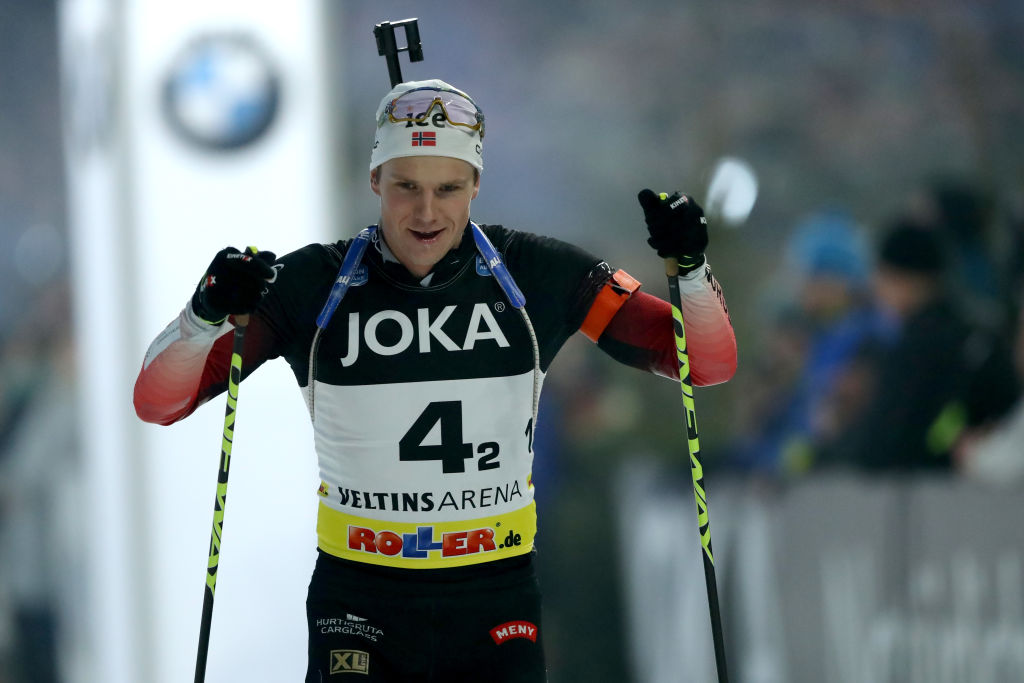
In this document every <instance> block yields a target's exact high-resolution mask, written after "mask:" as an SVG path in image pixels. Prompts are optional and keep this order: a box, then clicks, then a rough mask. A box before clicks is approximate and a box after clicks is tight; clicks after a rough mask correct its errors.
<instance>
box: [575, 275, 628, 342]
mask: <svg viewBox="0 0 1024 683" xmlns="http://www.w3.org/2000/svg"><path fill="white" fill-rule="evenodd" d="M639 288H640V281H639V280H637V279H636V278H634V277H633V276H631V275H630V274H629V273H627V272H626V271H624V270H618V271H616V272H615V274H614V275H612V279H611V280H609V281H608V282H607V283H606V284H605V286H604V287H602V288H601V291H600V292H598V294H597V296H596V297H594V303H592V304H591V305H590V311H588V312H587V317H586V319H585V320H584V321H583V324H582V325H580V332H582V333H583V334H585V335H586V336H587V339H589V340H590V341H592V342H596V341H597V340H598V338H599V337H600V336H601V334H602V333H603V332H604V328H606V327H608V323H609V322H610V321H611V319H612V318H613V317H614V316H615V314H616V313H617V312H618V310H619V309H620V308H622V304H624V303H626V300H627V299H629V297H631V296H632V295H633V292H635V291H636V290H637V289H639Z"/></svg>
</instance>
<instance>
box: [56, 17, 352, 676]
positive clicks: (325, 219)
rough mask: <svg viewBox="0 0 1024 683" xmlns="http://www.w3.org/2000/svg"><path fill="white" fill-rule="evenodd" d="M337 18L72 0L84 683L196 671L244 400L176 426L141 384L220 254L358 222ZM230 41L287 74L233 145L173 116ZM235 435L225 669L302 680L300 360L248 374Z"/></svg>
mask: <svg viewBox="0 0 1024 683" xmlns="http://www.w3.org/2000/svg"><path fill="white" fill-rule="evenodd" d="M324 11H325V10H324V7H323V5H322V4H321V2H320V1H319V0H299V1H298V2H290V3H251V2H244V1H242V0H232V1H228V0H222V1H221V2H218V3H208V2H201V1H200V0H182V1H181V2H175V3H166V2H158V1H157V0H134V1H132V2H116V1H114V0H64V1H63V2H62V4H61V13H60V22H61V27H60V28H61V43H62V61H63V65H64V74H63V78H64V91H65V120H66V122H67V125H66V142H67V148H68V155H67V159H68V162H67V163H68V177H69V181H68V182H69V192H70V197H69V207H70V208H69V213H70V216H69V222H70V226H71V231H72V250H73V251H72V253H73V264H72V268H73V282H74V290H75V294H74V296H75V301H74V310H75V316H76V326H77V329H76V337H77V340H78V351H79V357H80V361H81V375H80V376H81V380H82V381H81V387H82V389H81V396H80V404H81V406H82V411H83V415H82V424H83V425H84V426H85V427H84V429H85V433H84V435H83V441H84V444H85V454H84V456H85V462H86V477H87V488H88V491H87V496H88V499H89V500H90V505H89V510H88V511H87V514H88V515H89V527H90V529H91V534H90V538H89V543H88V545H89V547H90V550H91V553H92V554H91V558H90V562H89V582H88V586H87V587H86V594H87V596H88V599H89V605H88V614H89V620H90V627H89V638H90V641H89V643H88V644H87V647H86V648H84V651H85V654H84V655H80V657H81V658H84V659H85V660H86V661H83V662H78V663H77V664H79V665H80V666H84V667H85V669H86V670H87V671H88V672H89V673H88V674H87V675H86V676H85V677H84V678H83V680H88V681H104V682H106V683H121V682H125V683H129V682H130V683H137V682H138V681H154V682H159V681H168V682H170V681H183V680H191V678H192V672H193V668H194V663H195V652H196V644H197V642H198V631H199V621H200V614H201V607H202V598H203V587H204V576H205V568H206V563H207V553H208V544H209V537H210V526H211V522H212V514H213V501H214V490H215V485H216V477H217V467H218V454H219V449H220V434H221V429H222V425H223V417H224V400H223V398H219V399H216V400H214V401H212V402H210V403H209V404H207V405H206V406H203V407H202V408H200V409H199V411H197V413H196V414H194V415H193V416H191V417H190V418H189V419H188V420H186V421H185V422H183V423H179V424H177V425H174V426H171V427H157V426H152V425H144V424H142V423H140V422H139V421H138V420H137V419H136V418H135V416H134V412H133V410H132V408H131V394H132V386H133V383H134V379H135V375H136V373H137V372H138V369H139V367H140V365H141V362H142V357H143V353H144V351H145V348H146V346H147V345H148V343H149V341H150V340H151V339H152V338H153V337H154V336H155V335H156V334H157V333H158V332H159V331H160V330H161V329H162V328H163V327H164V326H165V325H166V324H167V323H168V322H169V321H170V320H172V319H173V318H174V317H175V316H176V315H177V313H178V311H179V310H180V309H181V307H182V305H184V304H185V303H186V301H187V300H188V298H189V296H190V295H191V292H192V290H193V288H194V287H195V284H196V282H198V280H199V277H200V275H202V273H203V271H204V269H205V267H206V265H207V264H208V263H209V261H210V259H211V258H212V256H213V254H214V253H216V251H217V250H219V249H221V248H222V247H224V246H226V245H228V244H233V245H235V246H238V247H244V246H246V245H250V244H255V245H258V246H259V247H260V248H263V249H270V250H273V251H275V252H277V253H278V254H282V253H285V252H287V251H290V250H292V249H295V248H297V247H300V246H302V245H304V244H307V243H309V242H317V241H327V240H331V239H336V238H337V237H339V236H341V235H340V234H339V233H338V232H337V231H336V229H335V227H334V226H335V222H334V218H333V215H332V207H333V205H334V203H335V202H334V199H333V197H334V196H335V195H336V193H337V191H338V188H340V182H341V181H340V179H339V178H338V177H337V174H336V173H335V172H334V169H333V167H332V164H331V159H330V154H329V153H330V151H331V150H334V149H337V148H338V144H337V140H336V137H335V133H334V130H335V126H334V125H333V123H332V122H331V120H330V110H329V99H328V97H327V92H328V89H327V85H328V83H329V82H330V79H331V78H333V77H334V76H333V75H329V74H328V60H327V58H326V45H327V40H329V37H328V36H327V35H325V32H326V30H327V28H326V27H327V26H328V24H329V23H330V22H327V21H326V20H325V17H324V16H322V15H323V12H324ZM212 33H216V34H224V33H229V34H233V35H244V36H246V37H247V38H248V39H252V40H254V41H255V42H256V43H257V44H259V45H260V46H262V48H263V49H264V51H265V52H266V54H267V55H268V57H269V58H270V62H271V64H272V65H273V66H274V68H275V69H276V70H277V73H278V76H279V78H280V83H281V93H280V101H279V108H278V112H277V117H276V120H274V121H273V123H272V124H271V126H270V127H269V129H268V130H267V132H266V133H265V134H264V135H263V136H262V137H261V138H259V139H257V140H256V141H255V142H254V143H252V144H251V145H248V146H246V147H242V148H239V149H235V150H230V151H215V150H209V149H204V148H201V147H199V146H197V145H195V144H193V143H191V142H189V141H188V140H186V139H184V138H183V137H181V136H180V135H178V134H177V133H176V131H175V130H174V129H172V128H171V127H170V126H169V124H168V120H167V118H166V117H165V115H164V112H163V110H162V91H163V85H164V81H165V79H166V77H167V76H168V73H169V70H170V68H171V66H172V64H173V63H174V60H175V58H176V57H177V56H178V55H179V54H180V52H181V50H182V49H183V48H184V47H185V46H186V45H187V44H188V43H189V42H190V41H191V40H193V39H194V38H196V37H198V36H203V35H209V34H212ZM235 434H236V438H235V445H234V455H233V458H232V470H231V480H230V484H229V487H228V496H227V506H226V516H225V521H224V541H223V545H222V548H221V561H220V574H219V579H218V585H217V596H216V602H215V608H214V616H213V629H212V634H211V644H210V659H209V665H208V670H207V671H208V674H207V680H208V681H211V682H217V681H233V680H247V681H283V680H299V679H301V676H302V674H303V672H304V666H305V664H304V662H305V642H306V633H305V621H304V599H305V590H306V586H307V584H308V579H309V573H310V571H311V569H312V562H313V560H314V557H315V545H316V537H315V528H314V527H315V510H316V496H315V490H316V487H317V484H318V478H317V473H316V466H315V459H314V456H313V446H312V432H311V429H310V426H309V420H308V416H307V414H306V412H305V406H304V404H303V402H302V399H301V396H300V393H299V391H298V390H297V387H296V386H295V381H294V379H293V377H292V375H291V373H290V371H289V369H288V368H287V366H286V365H285V364H284V362H283V361H280V360H278V361H274V362H272V363H269V364H267V365H266V366H264V368H262V369H261V370H260V372H258V373H257V374H256V375H255V376H253V377H252V378H251V379H250V380H248V381H246V382H245V383H244V384H243V385H242V387H241V392H240V397H239V405H238V414H237V426H236V433H235ZM72 668H75V669H77V668H78V667H72Z"/></svg>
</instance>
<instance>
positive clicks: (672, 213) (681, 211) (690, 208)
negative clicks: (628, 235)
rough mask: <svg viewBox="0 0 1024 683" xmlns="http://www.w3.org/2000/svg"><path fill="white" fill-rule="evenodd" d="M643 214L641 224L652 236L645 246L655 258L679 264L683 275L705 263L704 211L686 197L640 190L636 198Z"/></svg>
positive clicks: (706, 224) (705, 222)
mask: <svg viewBox="0 0 1024 683" xmlns="http://www.w3.org/2000/svg"><path fill="white" fill-rule="evenodd" d="M636 198H637V199H638V200H639V201H640V206H641V207H642V208H643V210H644V221H646V223H647V232H649V233H650V234H651V236H650V237H649V238H648V239H647V243H648V244H649V245H651V246H652V247H654V249H655V250H656V251H657V252H658V256H660V257H662V258H672V257H675V259H676V260H677V261H678V262H679V274H680V275H685V274H687V273H689V272H690V271H692V270H694V269H695V268H699V267H700V266H701V265H702V264H703V263H704V250H705V249H707V246H708V221H707V219H706V218H704V209H702V208H700V205H699V204H697V202H696V201H694V199H693V197H690V196H688V195H683V194H679V193H678V192H676V193H674V194H673V195H672V196H671V197H669V196H667V195H666V194H665V193H664V192H663V193H661V195H657V194H655V193H654V192H652V191H651V190H640V193H639V194H638V195H637V196H636Z"/></svg>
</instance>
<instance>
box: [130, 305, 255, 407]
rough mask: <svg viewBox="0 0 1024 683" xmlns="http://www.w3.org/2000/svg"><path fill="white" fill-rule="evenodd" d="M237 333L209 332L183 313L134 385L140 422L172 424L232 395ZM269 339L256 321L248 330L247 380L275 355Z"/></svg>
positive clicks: (227, 330)
mask: <svg viewBox="0 0 1024 683" xmlns="http://www.w3.org/2000/svg"><path fill="white" fill-rule="evenodd" d="M204 327H205V329H204ZM233 330H234V328H233V327H231V326H230V325H227V324H225V325H222V326H220V327H216V328H212V329H210V328H209V326H208V325H206V323H203V322H201V321H197V320H193V319H191V317H190V316H189V315H188V313H187V311H182V313H181V315H180V316H179V317H178V319H177V320H175V321H174V322H172V323H171V324H170V325H168V326H167V328H166V329H165V330H164V331H163V332H162V333H161V334H160V335H159V336H158V337H157V338H156V339H155V340H154V341H153V343H152V344H151V345H150V347H149V350H148V352H147V353H146V358H145V360H144V361H143V364H142V368H141V369H140V370H139V376H138V378H136V380H135V392H134V396H133V402H134V405H135V413H136V415H138V416H139V419H141V420H143V421H144V422H152V423H155V424H161V425H169V424H172V423H174V422H177V421H178V420H181V419H183V418H185V417H188V416H189V415H191V414H192V413H193V412H194V411H195V410H196V408H198V407H199V406H201V405H202V404H204V403H206V402H207V401H208V400H210V399H211V398H213V397H214V396H216V395H218V394H220V393H222V392H223V391H224V390H225V389H227V383H228V371H229V369H230V367H231V345H232V340H233V336H234V333H233ZM267 338H268V335H267V331H266V326H265V325H264V324H263V321H262V320H261V318H260V317H259V316H258V315H253V316H252V318H251V319H250V323H249V327H248V329H247V330H246V344H245V351H244V352H243V356H244V357H243V360H242V376H243V379H244V377H246V376H248V375H249V374H250V373H251V372H252V371H253V370H255V369H256V368H257V367H258V366H259V365H261V364H262V363H263V362H264V361H265V360H266V359H267V358H268V356H269V355H270V354H269V352H268V345H267Z"/></svg>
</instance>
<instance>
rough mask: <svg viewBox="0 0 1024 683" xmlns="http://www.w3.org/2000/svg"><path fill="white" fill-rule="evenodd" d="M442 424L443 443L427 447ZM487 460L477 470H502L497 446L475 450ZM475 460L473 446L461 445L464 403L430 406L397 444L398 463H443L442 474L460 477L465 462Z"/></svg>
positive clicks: (495, 444) (440, 402)
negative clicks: (432, 461)
mask: <svg viewBox="0 0 1024 683" xmlns="http://www.w3.org/2000/svg"><path fill="white" fill-rule="evenodd" d="M439 423H440V430H441V443H440V444H436V443H435V444H430V445H424V444H423V442H424V441H425V440H426V438H427V435H429V434H430V432H431V431H433V429H434V426H435V425H437V424H439ZM476 450H477V451H478V452H479V453H482V454H484V457H482V458H480V460H479V461H477V469H479V470H489V469H494V468H495V467H498V466H499V463H498V462H497V461H496V458H497V457H498V444H497V443H495V442H494V441H487V442H485V443H481V444H480V445H479V446H477V449H476ZM472 457H473V444H469V443H463V441H462V401H434V402H433V403H430V404H428V405H427V407H426V409H425V410H424V411H423V412H422V413H421V414H420V416H419V417H418V418H416V421H415V422H413V423H412V426H411V427H409V431H407V432H406V433H405V436H403V437H402V439H401V440H400V441H399V442H398V459H399V460H402V461H417V460H419V461H422V460H440V461H441V471H443V472H444V473H445V474H457V473H459V472H465V471H466V460H469V459H471V458H472Z"/></svg>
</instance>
